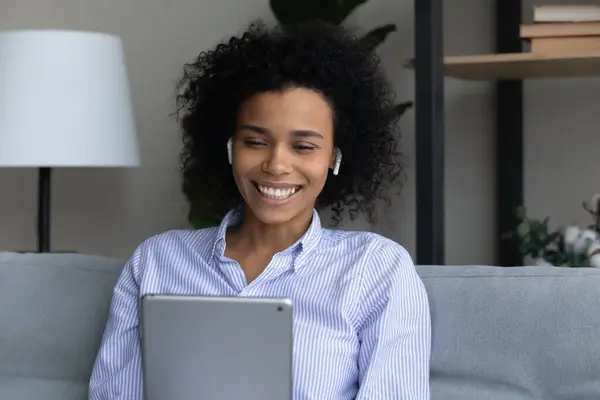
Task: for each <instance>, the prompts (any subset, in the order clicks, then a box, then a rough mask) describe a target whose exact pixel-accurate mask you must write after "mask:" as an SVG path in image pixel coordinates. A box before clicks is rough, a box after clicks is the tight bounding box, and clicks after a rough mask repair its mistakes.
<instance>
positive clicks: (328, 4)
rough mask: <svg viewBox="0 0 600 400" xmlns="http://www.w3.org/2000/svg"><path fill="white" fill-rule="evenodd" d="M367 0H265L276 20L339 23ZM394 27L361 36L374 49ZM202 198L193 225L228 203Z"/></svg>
mask: <svg viewBox="0 0 600 400" xmlns="http://www.w3.org/2000/svg"><path fill="white" fill-rule="evenodd" d="M368 1H369V0H269V3H270V8H271V10H272V12H273V14H274V15H275V18H276V19H277V21H278V22H279V24H281V25H283V26H285V25H288V24H294V23H301V22H307V21H323V22H327V23H331V24H335V25H341V24H343V23H344V21H346V19H347V18H348V16H350V14H352V13H353V12H354V11H355V10H356V9H357V8H359V7H360V6H362V5H364V4H365V3H367V2H368ZM395 31H396V26H395V25H394V24H386V25H383V26H379V27H376V28H374V29H371V30H370V31H368V32H367V33H366V34H365V35H364V36H363V37H362V38H361V40H362V41H363V42H364V43H365V44H367V45H368V46H369V47H371V48H372V49H373V51H375V49H376V48H377V47H378V46H379V45H380V44H381V43H383V42H384V41H385V39H386V38H387V36H388V35H389V34H390V33H392V32H395ZM412 106H413V103H412V102H411V101H406V102H402V103H399V104H396V105H395V106H394V111H395V112H396V113H397V115H398V117H400V116H402V115H403V114H404V113H405V112H406V111H407V110H408V109H410V108H411V107H412ZM205 203H206V202H203V201H202V200H199V201H197V202H194V203H191V204H190V205H189V213H188V222H189V223H190V225H191V226H192V227H193V228H195V229H200V228H206V227H210V226H215V225H218V224H219V222H220V221H221V219H222V218H223V217H224V216H225V213H226V212H227V211H228V210H229V208H228V207H229V206H230V205H231V204H221V205H218V206H216V205H211V204H205Z"/></svg>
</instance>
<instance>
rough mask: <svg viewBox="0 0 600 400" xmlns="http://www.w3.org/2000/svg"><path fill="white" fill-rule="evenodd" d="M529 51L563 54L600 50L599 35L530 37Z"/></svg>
mask: <svg viewBox="0 0 600 400" xmlns="http://www.w3.org/2000/svg"><path fill="white" fill-rule="evenodd" d="M530 42H531V52H532V53H539V54H559V53H561V54H563V53H585V52H600V36H589V37H586V36H581V37H564V38H561V37H557V38H555V37H550V38H546V37H540V38H533V39H531V41H530Z"/></svg>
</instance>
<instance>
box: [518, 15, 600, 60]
mask: <svg viewBox="0 0 600 400" xmlns="http://www.w3.org/2000/svg"><path fill="white" fill-rule="evenodd" d="M520 35H521V38H522V39H524V40H527V41H528V42H530V44H531V52H532V53H539V54H565V53H590V52H600V6H597V5H592V4H578V5H574V4H571V5H567V4H565V5H558V4H555V5H550V4H548V5H537V6H534V7H533V23H531V24H522V25H521V32H520Z"/></svg>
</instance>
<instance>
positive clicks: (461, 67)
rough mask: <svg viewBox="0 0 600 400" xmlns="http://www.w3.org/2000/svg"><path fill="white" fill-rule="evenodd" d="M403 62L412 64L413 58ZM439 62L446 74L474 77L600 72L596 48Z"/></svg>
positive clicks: (478, 79) (467, 77)
mask: <svg viewBox="0 0 600 400" xmlns="http://www.w3.org/2000/svg"><path fill="white" fill-rule="evenodd" d="M406 66H407V67H408V68H414V61H410V62H408V63H407V64H406ZM443 66H444V76H446V77H454V78H459V79H466V80H477V81H490V80H499V79H502V80H509V79H531V78H532V79H535V78H563V77H573V76H600V52H593V53H591V52H586V53H581V54H578V53H571V54H561V55H556V54H554V55H550V54H534V53H506V54H481V55H466V56H451V57H444V61H443Z"/></svg>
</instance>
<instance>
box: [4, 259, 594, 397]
mask: <svg viewBox="0 0 600 400" xmlns="http://www.w3.org/2000/svg"><path fill="white" fill-rule="evenodd" d="M122 266H123V262H122V261H121V260H113V259H106V258H102V257H96V256H86V255H76V254H73V255H59V254H49V255H48V254H47V255H36V254H14V253H0V400H84V399H86V398H87V381H88V379H89V375H90V371H91V368H92V364H93V361H94V357H95V355H96V351H97V348H98V345H99V342H100V337H101V335H102V331H103V328H104V323H105V321H106V316H107V312H108V307H109V303H110V299H111V296H112V289H113V286H114V284H115V282H116V279H117V278H118V275H119V272H120V270H121V268H122ZM418 270H419V273H420V275H421V277H422V278H423V281H424V282H425V285H426V287H427V291H428V293H429V298H430V304H431V311H432V320H433V321H432V324H433V344H432V360H431V387H432V399H434V400H438V399H439V400H459V399H460V400H469V399H474V400H485V399H490V400H507V399H514V400H533V399H536V400H537V399H540V400H541V399H543V400H554V399H556V400H558V399H564V400H579V399H581V400H583V399H589V400H592V399H594V400H598V399H600V341H599V339H600V270H594V269H564V268H552V267H519V268H498V267H483V266H482V267H480V266H468V267H450V266H419V267H418Z"/></svg>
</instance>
